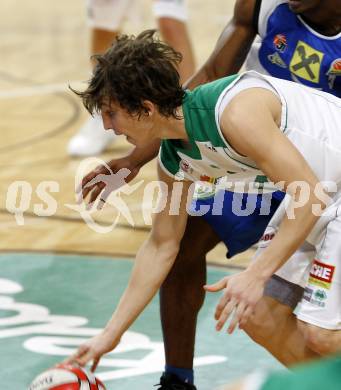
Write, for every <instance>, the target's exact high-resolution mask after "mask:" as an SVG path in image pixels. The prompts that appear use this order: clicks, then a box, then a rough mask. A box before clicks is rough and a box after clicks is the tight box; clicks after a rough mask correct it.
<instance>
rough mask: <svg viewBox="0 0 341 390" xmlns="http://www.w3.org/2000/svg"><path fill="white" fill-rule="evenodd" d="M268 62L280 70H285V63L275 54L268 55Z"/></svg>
mask: <svg viewBox="0 0 341 390" xmlns="http://www.w3.org/2000/svg"><path fill="white" fill-rule="evenodd" d="M268 60H269V61H270V62H271V63H272V64H274V65H278V66H280V67H281V68H287V65H286V63H285V62H284V61H283V60H282V58H281V56H280V55H279V54H278V53H277V52H275V53H273V54H269V55H268Z"/></svg>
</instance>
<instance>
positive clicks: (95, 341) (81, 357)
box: [64, 330, 119, 372]
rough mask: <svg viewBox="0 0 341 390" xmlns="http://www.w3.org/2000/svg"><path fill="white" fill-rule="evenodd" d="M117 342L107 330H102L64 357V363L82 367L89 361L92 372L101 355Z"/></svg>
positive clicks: (110, 349) (112, 347)
mask: <svg viewBox="0 0 341 390" xmlns="http://www.w3.org/2000/svg"><path fill="white" fill-rule="evenodd" d="M118 343H119V340H116V339H114V338H113V336H112V335H110V333H109V332H108V331H105V330H104V331H102V332H101V333H100V334H98V335H97V336H95V337H93V338H92V339H90V340H88V341H86V342H85V343H84V344H82V345H80V347H79V348H78V350H77V352H76V353H75V354H74V355H72V356H70V357H69V358H68V359H66V360H65V362H64V363H66V364H71V365H72V364H77V365H80V366H82V367H83V366H85V365H86V364H88V363H89V362H92V364H91V371H92V372H94V371H95V370H96V368H97V366H98V363H99V361H100V359H101V357H102V356H103V355H104V354H105V353H108V352H110V351H112V350H113V349H114V348H115V347H116V346H117V344H118Z"/></svg>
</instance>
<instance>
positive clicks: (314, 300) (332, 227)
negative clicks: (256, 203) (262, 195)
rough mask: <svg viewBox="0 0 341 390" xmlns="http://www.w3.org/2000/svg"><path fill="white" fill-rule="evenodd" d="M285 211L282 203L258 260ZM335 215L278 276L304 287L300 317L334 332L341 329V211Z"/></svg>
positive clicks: (320, 223) (319, 225) (262, 242)
mask: <svg viewBox="0 0 341 390" xmlns="http://www.w3.org/2000/svg"><path fill="white" fill-rule="evenodd" d="M283 210H284V204H283V203H282V205H281V206H280V208H279V209H278V210H277V211H276V213H275V214H274V216H273V218H272V219H271V221H270V223H269V225H268V227H267V228H266V230H265V232H264V235H263V237H262V239H261V240H260V242H259V244H258V249H257V252H256V256H258V255H259V254H260V253H261V252H262V251H263V250H264V249H265V248H266V247H267V246H268V245H269V243H270V242H271V240H272V238H273V237H274V236H275V234H276V232H277V230H278V226H279V224H280V222H281V220H282V217H283V215H284V212H283ZM334 211H335V212H334ZM334 211H333V210H332V214H334V215H333V217H328V218H327V219H324V220H323V218H322V217H321V219H320V220H319V221H318V223H317V228H316V229H314V232H313V234H311V235H309V236H308V238H309V237H313V240H310V243H308V242H305V243H304V244H303V245H302V246H301V247H300V248H299V249H298V250H297V251H296V252H295V254H294V255H293V256H292V257H291V258H290V259H289V260H288V261H287V262H286V263H285V264H284V265H283V266H282V267H281V268H280V269H279V270H278V271H277V272H276V275H278V276H280V277H281V278H283V279H285V280H287V281H289V282H291V283H294V284H297V285H300V286H302V287H304V295H303V298H302V300H301V301H300V302H299V304H298V306H297V307H296V309H295V314H296V317H297V318H298V319H300V320H302V321H304V322H307V323H309V324H312V325H316V326H319V327H321V328H325V329H332V330H336V329H341V239H340V238H341V207H340V206H338V207H337V208H334ZM330 215H331V214H330ZM316 232H317V233H316Z"/></svg>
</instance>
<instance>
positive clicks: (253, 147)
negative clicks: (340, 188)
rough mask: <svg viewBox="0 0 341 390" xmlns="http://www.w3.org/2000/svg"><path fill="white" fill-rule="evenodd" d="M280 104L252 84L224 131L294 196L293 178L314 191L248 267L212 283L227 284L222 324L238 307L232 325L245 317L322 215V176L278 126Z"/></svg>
mask: <svg viewBox="0 0 341 390" xmlns="http://www.w3.org/2000/svg"><path fill="white" fill-rule="evenodd" d="M281 108H282V107H281V103H280V100H279V98H278V97H277V96H276V95H275V94H274V93H272V92H271V91H267V90H265V89H260V88H253V89H249V90H245V91H243V92H241V93H240V94H238V95H237V96H236V97H235V98H234V99H233V100H232V101H231V103H230V104H229V105H228V106H227V108H226V109H225V111H224V113H223V114H222V118H221V123H220V124H221V127H222V131H223V134H224V136H225V138H226V139H227V140H228V142H229V143H230V144H231V145H232V147H233V148H235V150H236V151H238V152H239V153H240V154H242V155H245V156H248V157H250V158H251V159H252V160H253V161H255V162H256V164H257V166H258V167H259V168H260V169H261V170H262V171H263V172H264V173H265V174H266V175H267V177H268V178H269V179H271V180H272V181H273V182H274V183H278V182H283V184H284V189H285V190H286V192H287V193H289V194H290V195H291V196H292V198H293V199H295V200H296V199H297V198H298V196H300V195H301V193H300V192H299V193H297V192H294V191H293V186H290V184H292V183H294V182H304V189H303V191H309V196H308V198H307V201H306V203H305V204H304V205H303V206H301V207H299V208H296V209H295V218H294V219H289V218H288V217H287V215H286V216H285V218H284V219H283V221H282V223H281V225H280V227H279V230H278V233H277V234H276V236H275V238H274V239H273V240H272V241H271V244H270V245H269V246H268V248H267V249H266V250H264V252H262V254H261V255H260V256H259V257H257V259H256V260H255V261H253V262H252V263H251V264H250V265H249V267H248V268H247V270H246V271H244V272H241V273H240V274H238V275H234V276H232V277H230V278H224V279H223V280H221V281H220V282H218V283H217V284H216V285H214V286H210V287H208V288H207V289H208V290H209V291H218V290H221V289H223V288H225V292H224V294H223V297H222V298H221V300H220V302H219V304H218V306H217V310H216V314H215V317H216V319H217V320H218V323H217V329H218V330H220V329H221V328H222V326H223V325H224V323H225V322H226V320H227V318H228V317H229V315H230V314H231V312H232V311H233V310H234V309H235V308H236V307H237V310H236V311H235V314H234V318H233V321H231V324H230V326H229V331H230V332H232V331H233V330H234V327H235V326H236V325H237V324H238V323H239V324H242V325H243V324H244V323H245V321H246V319H247V318H248V317H249V316H250V315H251V314H252V312H253V309H254V307H255V305H256V303H257V302H258V300H259V299H260V298H261V297H262V295H263V290H264V285H265V282H266V281H267V280H268V279H269V278H270V277H271V275H272V274H273V273H275V272H276V271H277V270H278V268H280V267H281V266H282V265H283V264H284V263H285V261H287V260H288V259H289V257H290V256H291V255H292V254H293V253H294V252H295V251H296V249H297V248H298V247H299V246H300V244H302V243H303V241H304V240H305V238H306V237H307V235H308V234H309V232H310V231H311V229H312V227H313V226H314V224H315V223H316V221H317V219H318V216H316V215H314V214H313V212H312V209H313V207H312V206H313V205H314V204H316V205H320V207H321V209H323V208H324V207H325V204H324V203H323V202H322V201H321V200H320V199H319V198H318V197H317V196H316V195H315V187H316V185H317V184H318V178H317V177H316V175H315V174H314V172H313V171H312V169H311V168H310V166H309V165H308V163H307V162H306V161H305V159H304V157H303V156H302V155H301V154H300V152H299V151H298V150H297V149H296V147H295V146H294V145H293V144H292V143H291V142H290V141H289V140H288V139H287V137H286V136H285V135H284V134H283V133H282V131H281V130H280V129H279V122H280V117H281Z"/></svg>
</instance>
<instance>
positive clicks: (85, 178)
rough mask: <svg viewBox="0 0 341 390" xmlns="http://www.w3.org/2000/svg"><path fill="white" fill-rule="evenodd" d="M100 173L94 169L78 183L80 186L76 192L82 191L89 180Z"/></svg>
mask: <svg viewBox="0 0 341 390" xmlns="http://www.w3.org/2000/svg"><path fill="white" fill-rule="evenodd" d="M98 173H99V172H96V170H94V171H91V172H89V173H88V174H87V175H85V176H84V177H83V179H82V181H81V182H80V183H79V184H78V187H77V188H76V193H81V192H82V191H83V190H84V188H85V186H86V185H87V184H88V183H89V181H91V180H92V179H93V178H94V177H96V176H97V175H98Z"/></svg>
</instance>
